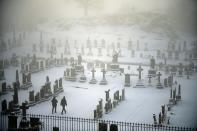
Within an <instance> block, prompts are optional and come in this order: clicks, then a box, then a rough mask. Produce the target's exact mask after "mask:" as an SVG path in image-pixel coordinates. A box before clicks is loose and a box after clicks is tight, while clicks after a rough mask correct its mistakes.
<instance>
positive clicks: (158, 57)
mask: <svg viewBox="0 0 197 131" xmlns="http://www.w3.org/2000/svg"><path fill="white" fill-rule="evenodd" d="M160 58H161V51H160V50H157V59H160Z"/></svg>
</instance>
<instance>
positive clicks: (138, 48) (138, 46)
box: [136, 40, 140, 51]
mask: <svg viewBox="0 0 197 131" xmlns="http://www.w3.org/2000/svg"><path fill="white" fill-rule="evenodd" d="M136 50H137V51H139V50H140V44H139V40H137V48H136Z"/></svg>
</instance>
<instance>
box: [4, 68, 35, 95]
mask: <svg viewBox="0 0 197 131" xmlns="http://www.w3.org/2000/svg"><path fill="white" fill-rule="evenodd" d="M16 83H17V84H18V89H20V90H26V89H28V88H30V87H32V82H31V73H22V83H21V82H20V80H19V73H18V70H16ZM1 87H2V92H1V93H2V94H7V92H8V91H14V87H13V88H12V87H11V86H10V85H8V86H7V83H6V82H3V83H2V85H1Z"/></svg>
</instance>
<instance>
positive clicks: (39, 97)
mask: <svg viewBox="0 0 197 131" xmlns="http://www.w3.org/2000/svg"><path fill="white" fill-rule="evenodd" d="M63 91H64V90H63V85H62V78H60V79H59V80H55V84H54V86H53V93H52V91H51V82H50V81H49V77H48V76H47V77H46V83H45V84H44V85H43V86H42V87H41V89H40V91H39V92H37V93H36V94H35V95H34V91H30V92H29V106H34V105H36V104H38V103H41V102H44V101H47V100H49V99H51V98H52V97H53V96H56V95H58V94H59V93H61V92H63Z"/></svg>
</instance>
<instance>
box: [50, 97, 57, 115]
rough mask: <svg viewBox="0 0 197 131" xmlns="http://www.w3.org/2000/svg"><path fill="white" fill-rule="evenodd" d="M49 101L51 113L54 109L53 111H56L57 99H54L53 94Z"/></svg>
mask: <svg viewBox="0 0 197 131" xmlns="http://www.w3.org/2000/svg"><path fill="white" fill-rule="evenodd" d="M51 102H52V114H53V111H54V110H55V113H56V109H57V103H58V101H57V99H56V97H55V96H54V97H53V99H52V100H51Z"/></svg>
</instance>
